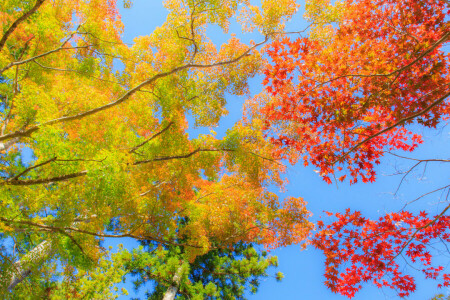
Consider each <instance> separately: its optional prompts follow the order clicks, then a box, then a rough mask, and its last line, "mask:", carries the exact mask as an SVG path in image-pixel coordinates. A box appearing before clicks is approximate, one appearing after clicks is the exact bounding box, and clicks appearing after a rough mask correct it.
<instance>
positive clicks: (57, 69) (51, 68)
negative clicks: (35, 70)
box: [33, 48, 121, 85]
mask: <svg viewBox="0 0 450 300" xmlns="http://www.w3.org/2000/svg"><path fill="white" fill-rule="evenodd" d="M64 49H68V48H64ZM33 62H34V63H35V64H37V65H38V66H39V67H41V68H43V69H47V70H52V71H59V72H73V73H77V74H81V75H83V76H86V77H89V78H92V79H96V80H99V81H103V82H108V83H113V84H118V85H121V84H120V83H119V82H117V81H112V80H107V79H103V78H99V77H95V76H92V75H89V74H87V73H83V72H80V71H78V70H72V69H60V68H54V67H49V66H45V65H43V64H41V63H39V62H37V61H36V60H33Z"/></svg>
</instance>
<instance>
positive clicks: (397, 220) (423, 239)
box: [312, 207, 450, 298]
mask: <svg viewBox="0 0 450 300" xmlns="http://www.w3.org/2000/svg"><path fill="white" fill-rule="evenodd" d="M448 208H449V207H447V208H446V209H445V210H444V211H443V212H442V213H441V214H440V215H438V216H436V217H434V218H431V219H430V218H428V217H427V214H426V213H425V212H421V213H419V214H418V215H413V214H411V213H410V212H406V211H402V212H400V213H391V214H387V215H386V216H384V217H381V218H379V219H378V220H377V221H373V220H369V219H366V218H364V217H362V216H361V213H360V212H358V211H356V212H351V211H350V210H347V211H346V212H345V213H344V214H340V213H336V214H335V217H336V218H337V220H336V221H334V222H333V223H331V224H330V225H326V226H325V225H324V224H323V222H321V221H320V222H319V223H318V225H319V228H318V229H319V231H318V233H317V234H316V235H315V236H314V238H313V241H312V243H313V245H314V246H315V247H316V248H318V249H320V250H322V251H323V252H324V254H325V256H326V262H325V265H326V274H325V277H326V278H327V279H326V282H325V283H326V285H327V286H328V287H329V288H330V289H331V290H332V291H333V292H336V293H340V294H342V295H345V296H348V297H349V298H352V297H353V296H354V295H355V293H356V292H357V291H358V290H360V289H361V287H362V286H361V284H362V283H363V282H369V281H371V282H373V283H374V284H375V285H377V286H378V287H382V286H386V287H389V288H392V289H396V290H397V291H398V294H399V296H400V297H404V296H408V295H409V294H410V293H411V292H413V291H414V290H415V288H416V285H415V282H414V278H413V277H412V276H410V275H408V274H404V273H403V271H401V270H400V267H399V264H398V263H397V262H396V259H397V258H400V257H401V256H402V257H403V258H404V259H405V260H409V261H410V262H411V263H413V264H415V265H416V266H417V265H418V266H419V268H421V271H422V272H423V273H424V274H425V276H426V278H432V279H440V280H441V283H439V285H438V286H439V287H442V286H450V274H442V275H441V271H442V270H443V269H444V268H443V267H442V266H433V265H432V254H431V248H432V245H433V244H434V243H435V242H436V241H438V242H439V241H442V242H443V243H449V242H450V216H444V213H445V211H446V210H447V209H448Z"/></svg>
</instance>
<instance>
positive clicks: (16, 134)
mask: <svg viewBox="0 0 450 300" xmlns="http://www.w3.org/2000/svg"><path fill="white" fill-rule="evenodd" d="M268 40H269V38H268V36H266V37H265V39H264V41H262V42H260V43H258V44H255V45H253V46H252V47H249V48H248V49H247V50H246V51H244V52H243V53H242V54H240V55H238V56H237V57H235V58H233V59H230V60H225V61H219V62H216V63H211V64H206V65H202V64H191V63H189V64H186V65H182V66H179V67H176V68H173V69H172V70H170V71H166V72H162V73H158V74H156V75H154V76H152V77H150V78H149V79H147V80H145V81H143V82H141V83H140V84H138V85H137V86H135V87H134V88H131V89H130V90H128V91H127V92H125V94H123V95H122V96H121V97H119V98H118V99H117V100H115V101H113V102H110V103H108V104H105V105H102V106H98V107H96V108H93V109H90V110H87V111H84V112H81V113H78V114H76V115H72V116H65V117H60V118H57V119H53V120H50V121H47V122H43V123H40V124H36V125H34V126H32V127H31V128H28V129H22V130H17V131H15V132H12V133H9V134H5V135H2V136H0V142H1V141H4V140H7V139H11V138H15V137H28V136H30V135H31V134H32V133H33V132H35V131H37V130H39V129H40V128H41V127H43V126H48V125H54V124H59V123H63V122H69V121H73V120H79V119H82V118H85V117H88V116H90V115H93V114H96V113H98V112H101V111H104V110H107V109H110V108H112V107H115V106H116V105H119V104H121V103H122V102H125V101H126V100H128V99H129V98H130V97H131V96H133V95H134V94H135V93H136V92H138V91H139V90H140V89H141V88H143V87H144V86H147V85H149V84H151V83H154V82H155V81H157V80H158V79H160V78H164V77H167V76H170V75H172V74H175V73H177V72H180V71H183V70H186V69H191V68H194V69H207V68H213V67H219V66H223V65H229V64H233V63H235V62H238V61H239V60H241V59H242V58H244V57H246V56H248V55H250V52H251V51H253V50H254V49H255V48H257V47H259V46H261V45H263V44H264V43H266V42H267V41H268Z"/></svg>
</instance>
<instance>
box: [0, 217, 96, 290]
mask: <svg viewBox="0 0 450 300" xmlns="http://www.w3.org/2000/svg"><path fill="white" fill-rule="evenodd" d="M96 217H97V215H91V216H90V218H87V217H80V218H77V219H75V222H73V223H72V226H74V227H76V226H77V224H78V223H80V222H89V221H90V219H92V218H96ZM52 252H53V242H52V241H51V240H45V241H42V242H41V243H40V244H39V245H37V246H36V247H34V248H33V250H31V251H30V252H28V253H27V254H25V255H24V256H23V257H22V258H21V259H20V260H18V261H16V262H15V263H14V264H13V266H12V270H11V272H10V273H9V274H8V276H7V277H8V278H11V279H10V280H9V279H8V278H6V281H9V285H8V288H7V291H12V290H13V289H14V288H15V287H16V285H18V284H19V283H21V282H22V281H23V280H24V279H25V278H26V277H27V276H28V275H30V274H31V271H32V269H33V268H36V267H37V266H38V265H39V264H41V263H42V262H44V261H45V260H47V259H48V257H49V256H50V255H51V254H52ZM1 277H3V276H1Z"/></svg>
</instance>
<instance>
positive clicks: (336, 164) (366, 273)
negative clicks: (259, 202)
mask: <svg viewBox="0 0 450 300" xmlns="http://www.w3.org/2000/svg"><path fill="white" fill-rule="evenodd" d="M321 2H327V1H321ZM322 4H323V3H322ZM327 5H328V4H327ZM327 5H325V6H324V5H322V7H326V6H327ZM449 6H450V5H449V2H448V1H444V0H346V1H343V2H341V6H340V11H339V17H338V18H337V20H333V22H335V21H337V22H335V23H333V25H332V26H330V25H329V24H328V25H324V27H323V31H322V34H321V35H316V36H315V37H309V38H298V39H296V40H291V39H289V38H284V39H282V40H279V41H275V42H273V43H272V44H271V45H270V47H269V48H268V50H267V54H268V56H269V58H270V64H267V66H266V68H265V79H264V84H265V85H266V92H267V94H268V95H267V97H265V101H266V103H264V102H262V103H261V104H260V107H259V111H258V112H259V113H261V115H262V116H263V118H264V124H265V130H266V134H267V136H269V137H270V138H271V141H272V142H273V143H274V144H276V145H278V146H279V149H280V150H279V151H278V152H277V155H279V156H281V157H282V158H290V159H291V160H295V159H297V158H301V159H302V160H303V162H304V164H305V165H308V164H310V163H311V164H313V165H314V166H316V167H318V168H320V174H321V176H322V177H323V179H324V180H325V181H326V182H328V183H331V182H332V178H335V179H336V180H339V181H343V180H345V178H346V177H347V176H349V177H350V183H351V184H353V183H356V182H357V181H358V180H359V179H360V180H362V181H363V182H372V181H374V180H375V178H376V177H375V176H376V173H375V171H374V165H375V164H379V163H380V158H381V157H382V156H383V155H384V153H385V152H386V151H391V150H398V149H400V150H405V151H413V150H414V149H415V148H416V147H417V146H418V145H419V144H420V143H422V142H423V140H422V137H421V136H420V135H419V134H417V133H415V132H413V130H412V128H418V127H420V126H422V127H428V128H436V126H437V125H438V124H439V123H441V122H442V121H445V120H447V119H448V117H449V113H450V102H449V96H450V80H449V79H450V75H449V74H450V72H449V71H450V69H449V66H450V64H449V62H450V55H449V54H448V53H446V52H445V51H444V49H443V47H444V46H445V44H446V43H447V42H448V41H449V39H450V30H449V29H450V23H449V21H448V20H449V18H448V16H449ZM314 26H316V27H317V26H320V25H317V24H315V25H314ZM267 99H269V100H268V101H267ZM413 124H415V125H416V126H415V127H411V126H410V125H413ZM292 157H294V158H292ZM449 207H450V206H447V207H446V208H445V209H444V210H443V211H442V212H441V213H440V214H439V215H437V216H435V217H431V218H429V217H427V214H426V213H425V212H421V213H419V214H418V215H413V214H412V213H410V212H406V211H401V212H399V213H391V214H387V215H386V216H384V217H381V218H380V219H379V220H378V221H372V220H369V219H366V218H364V217H362V216H361V214H360V213H359V212H350V211H347V212H346V213H345V214H339V213H338V214H335V217H337V221H335V222H333V223H332V224H330V225H324V224H323V223H322V222H319V224H318V225H319V226H318V229H319V232H318V233H317V234H316V235H315V237H314V238H313V244H314V246H315V247H317V248H319V249H321V250H323V251H324V253H325V255H326V278H327V281H326V284H327V285H328V286H329V287H330V288H331V289H332V290H333V291H334V292H339V293H341V294H343V295H346V296H348V297H353V296H354V294H355V292H356V291H358V290H359V289H360V288H361V283H362V282H366V281H372V282H374V283H375V284H376V285H377V286H379V287H381V286H388V287H391V288H395V289H397V290H398V293H399V295H400V296H405V295H408V294H409V293H410V292H412V291H414V290H415V284H414V278H413V277H411V276H409V275H405V274H403V273H402V272H401V271H400V270H399V264H398V263H397V262H396V259H397V258H398V257H400V256H404V257H405V256H406V258H407V259H409V260H410V261H412V262H416V261H418V262H420V264H422V271H423V272H424V273H425V275H426V277H429V278H434V279H438V278H439V279H440V280H441V281H442V283H440V286H441V285H445V286H448V285H449V284H450V277H449V276H450V275H449V274H442V270H443V267H441V266H434V265H432V259H431V258H432V254H431V252H430V248H429V246H430V243H432V242H433V241H434V240H436V239H437V240H442V241H443V242H444V243H448V242H450V235H449V234H450V232H449V222H450V218H449V216H446V215H445V213H446V212H447V210H448V209H449ZM347 264H349V266H348V267H347V268H346V269H345V270H342V269H343V268H344V266H345V265H347ZM340 270H341V271H342V272H341V271H340ZM386 275H391V276H390V278H387V277H389V276H386Z"/></svg>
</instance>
